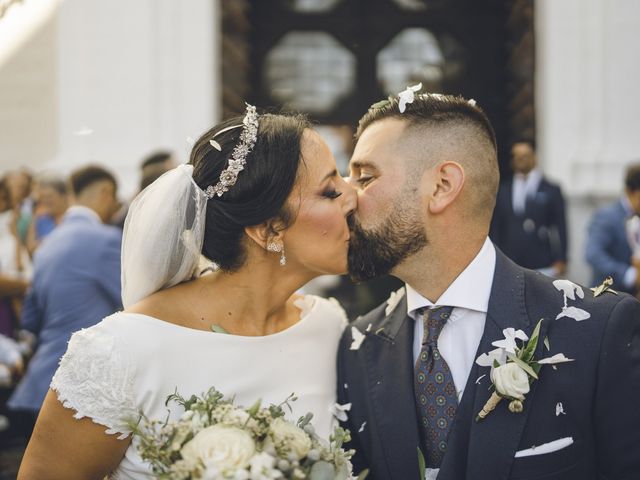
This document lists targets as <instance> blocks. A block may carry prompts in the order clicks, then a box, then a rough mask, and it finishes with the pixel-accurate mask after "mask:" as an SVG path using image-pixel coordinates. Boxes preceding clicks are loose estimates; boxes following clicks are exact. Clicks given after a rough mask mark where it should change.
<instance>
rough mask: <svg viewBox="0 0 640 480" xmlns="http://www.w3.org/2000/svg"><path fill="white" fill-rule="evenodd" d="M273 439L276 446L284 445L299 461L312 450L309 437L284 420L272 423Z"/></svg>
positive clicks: (276, 420)
mask: <svg viewBox="0 0 640 480" xmlns="http://www.w3.org/2000/svg"><path fill="white" fill-rule="evenodd" d="M271 437H272V438H273V441H274V443H275V444H276V445H278V446H279V445H284V446H285V448H286V449H287V451H288V452H289V453H293V454H294V455H295V456H296V457H297V459H301V458H304V457H305V456H306V455H307V453H309V450H311V438H309V435H307V434H306V433H305V432H304V430H302V429H301V428H298V427H296V426H295V425H294V424H292V423H290V422H287V421H286V420H283V419H282V418H276V419H275V420H274V421H273V422H272V423H271Z"/></svg>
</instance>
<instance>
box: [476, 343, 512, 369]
mask: <svg viewBox="0 0 640 480" xmlns="http://www.w3.org/2000/svg"><path fill="white" fill-rule="evenodd" d="M494 360H495V361H496V362H498V363H499V364H500V365H503V364H504V363H505V362H506V361H507V352H506V351H505V350H504V348H496V349H495V350H491V351H490V352H489V353H483V354H482V355H480V356H479V357H478V358H477V359H476V363H477V364H478V365H480V366H481V367H493V361H494Z"/></svg>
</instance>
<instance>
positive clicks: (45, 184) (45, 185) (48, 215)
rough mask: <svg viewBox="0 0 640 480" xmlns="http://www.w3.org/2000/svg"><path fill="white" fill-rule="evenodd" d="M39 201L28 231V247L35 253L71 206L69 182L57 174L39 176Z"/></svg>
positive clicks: (36, 187)
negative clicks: (68, 190)
mask: <svg viewBox="0 0 640 480" xmlns="http://www.w3.org/2000/svg"><path fill="white" fill-rule="evenodd" d="M34 183H35V185H34V190H37V196H36V198H37V202H36V205H35V207H34V210H33V217H32V219H31V223H30V225H29V230H28V232H27V241H26V244H27V248H28V250H29V253H30V254H31V255H33V253H34V252H35V250H36V248H37V247H38V245H40V242H42V239H43V238H44V237H46V236H47V235H49V234H50V233H51V232H52V231H53V229H54V228H56V227H57V226H58V225H59V224H60V222H61V221H62V217H63V216H64V213H65V212H66V211H67V207H68V206H69V200H68V196H67V183H66V182H65V181H64V180H63V179H62V178H58V177H55V176H50V175H47V176H43V177H38V178H37V179H36V181H35V182H34Z"/></svg>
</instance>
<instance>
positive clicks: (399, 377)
mask: <svg viewBox="0 0 640 480" xmlns="http://www.w3.org/2000/svg"><path fill="white" fill-rule="evenodd" d="M409 93H411V92H409ZM403 97H404V98H403ZM413 97H414V95H412V94H411V95H407V93H404V94H401V96H400V100H401V101H400V102H399V100H398V99H396V98H392V99H390V100H389V101H387V102H380V103H378V104H375V105H374V106H373V107H372V108H371V109H370V110H369V111H368V113H367V114H365V116H364V117H363V118H362V119H361V121H360V125H359V128H358V132H357V139H358V141H357V144H356V148H355V151H354V154H353V157H352V159H351V162H350V171H351V177H350V182H351V183H352V184H353V185H355V186H356V187H357V188H358V208H357V211H356V213H355V214H354V218H353V228H352V235H351V243H350V252H349V268H350V272H351V275H352V277H354V278H355V279H359V280H365V279H368V278H372V277H375V276H378V275H383V274H385V273H391V274H392V275H394V276H397V277H398V278H400V279H401V280H403V281H404V282H405V283H406V285H405V287H403V288H402V289H401V290H399V291H398V292H395V293H394V294H393V295H392V296H391V298H390V299H389V300H388V301H387V302H385V303H384V304H382V305H380V306H379V307H378V308H376V309H374V310H372V311H371V312H369V313H368V314H366V315H364V316H363V317H361V318H359V319H357V320H356V321H355V322H354V323H353V324H352V325H351V326H350V328H347V329H346V330H345V333H344V335H343V337H342V341H341V345H340V349H339V354H338V397H339V402H340V403H341V404H350V410H349V412H348V421H347V423H346V426H347V427H348V428H349V430H350V431H351V433H352V439H353V441H352V446H353V448H355V449H356V451H357V454H356V456H355V457H354V466H355V469H356V471H360V470H361V469H363V468H369V469H370V473H371V474H370V477H368V478H370V479H372V480H417V479H418V478H420V473H419V472H420V469H419V462H418V459H419V455H418V449H420V451H421V452H422V453H423V456H424V458H425V460H426V473H427V478H429V479H434V478H436V477H437V478H438V480H486V479H504V480H506V479H516V478H518V479H542V478H544V479H548V480H560V479H562V480H596V479H604V478H611V479H613V478H615V479H618V480H621V479H629V480H630V479H635V478H640V428H639V427H640V409H638V408H637V406H636V404H635V402H634V400H633V399H636V398H638V396H639V395H640V387H639V385H640V303H638V301H637V300H636V299H634V298H633V297H631V296H629V295H626V294H614V293H612V292H608V291H606V290H605V289H604V288H600V289H598V290H597V291H596V292H592V291H591V290H589V289H582V288H581V287H579V286H578V285H575V284H573V283H571V282H569V281H567V280H556V281H554V280H553V279H551V278H549V277H546V276H545V275H543V274H541V273H539V272H535V271H532V270H527V269H524V268H522V267H519V266H517V265H516V264H515V263H513V262H512V261H511V260H509V259H508V258H507V257H506V256H505V255H503V254H502V253H501V252H500V251H499V250H498V249H496V248H495V247H494V245H493V244H492V243H491V241H490V240H489V239H488V237H487V235H488V232H489V224H490V221H491V213H492V210H493V207H494V204H495V199H496V192H497V189H498V180H499V175H498V162H497V156H496V140H495V135H494V133H493V128H492V127H491V124H490V123H489V121H488V119H487V117H486V116H485V115H484V113H483V112H482V111H481V110H480V109H479V108H478V107H477V106H476V105H475V102H472V101H469V102H467V101H466V100H464V99H462V98H459V97H450V96H442V95H415V98H413ZM408 100H411V103H408ZM405 102H406V103H408V104H407V105H406V110H405V109H404V108H402V107H404V103H405ZM540 320H541V322H540V323H539V321H540ZM536 325H540V327H539V335H538V336H537V338H539V339H540V341H538V342H536V343H534V342H533V340H528V339H531V338H533V337H534V336H535V335H534V332H535V326H536ZM544 339H546V341H544ZM525 341H530V342H531V344H530V345H531V346H530V349H529V350H527V349H525V348H524V342H525ZM533 345H535V346H536V347H535V348H533ZM496 347H497V348H496ZM518 349H519V350H518ZM490 352H491V356H489V355H482V354H488V353H490ZM524 352H526V355H527V356H526V357H523V356H521V357H519V360H520V362H521V363H518V362H516V361H515V360H514V359H513V357H514V356H515V355H516V354H519V355H523V354H524ZM560 354H564V356H565V357H566V358H564V359H563V357H562V356H561V355H560ZM481 355H482V356H481ZM550 357H553V358H550ZM493 359H495V362H494V361H492V360H493ZM507 359H509V360H508V361H507ZM532 359H533V360H535V362H536V363H527V362H531V361H532ZM567 359H570V360H571V361H568V362H565V363H562V364H561V365H558V366H556V365H553V367H556V368H555V369H554V368H551V366H550V365H545V364H544V363H545V362H546V363H550V362H556V361H563V362H564V361H565V360H567ZM542 360H544V361H543V363H537V362H538V361H542ZM523 362H524V363H523ZM523 365H524V367H526V368H524V367H523ZM527 368H528V369H529V370H527ZM534 368H535V369H539V370H538V371H537V373H536V370H534ZM528 371H530V372H532V373H533V375H531V374H530V373H528ZM534 375H535V376H536V377H537V379H536V378H534ZM494 394H495V396H494ZM498 395H500V396H498ZM496 396H497V398H498V399H501V400H502V401H501V402H499V403H498V404H497V405H496V406H495V409H494V410H493V411H491V412H490V413H489V414H488V415H486V418H484V420H482V421H477V419H476V417H477V416H478V414H479V413H480V412H481V411H486V410H489V409H490V407H489V405H488V404H487V402H488V400H489V399H493V400H495V399H496ZM493 400H492V401H493ZM345 408H346V407H345Z"/></svg>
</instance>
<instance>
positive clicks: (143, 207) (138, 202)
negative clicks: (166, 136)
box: [121, 165, 207, 308]
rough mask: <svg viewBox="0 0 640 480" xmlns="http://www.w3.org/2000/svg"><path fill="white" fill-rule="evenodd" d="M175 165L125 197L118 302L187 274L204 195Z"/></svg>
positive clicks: (187, 169) (196, 249)
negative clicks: (130, 199) (126, 210)
mask: <svg viewBox="0 0 640 480" xmlns="http://www.w3.org/2000/svg"><path fill="white" fill-rule="evenodd" d="M192 174H193V165H180V166H179V167H177V168H174V169H173V170H170V171H168V172H167V173H165V174H164V175H162V176H161V177H160V178H158V179H157V180H156V181H155V182H153V183H152V184H151V185H149V186H148V187H147V188H145V189H144V190H143V191H142V192H141V193H140V194H139V195H138V196H137V197H136V198H135V200H134V201H133V202H132V203H131V206H130V207H129V213H128V214H127V218H126V220H125V223H124V233H123V238H122V266H121V268H122V274H121V279H122V304H123V306H124V307H125V308H127V307H128V306H130V305H133V304H134V303H136V302H138V301H140V300H141V299H143V298H144V297H146V296H148V295H150V294H152V293H154V292H157V291H158V290H160V289H163V288H168V287H171V286H173V285H176V284H178V283H180V282H183V281H185V280H189V279H191V278H192V277H193V276H194V275H195V274H196V273H197V271H196V270H197V268H198V262H199V260H200V252H201V251H202V243H203V241H204V226H205V213H206V209H207V196H206V194H205V193H204V192H203V191H202V190H201V189H200V187H198V185H196V183H195V182H194V180H193V178H192Z"/></svg>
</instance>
